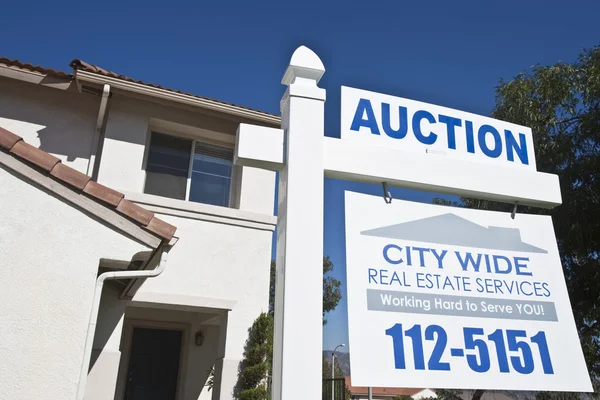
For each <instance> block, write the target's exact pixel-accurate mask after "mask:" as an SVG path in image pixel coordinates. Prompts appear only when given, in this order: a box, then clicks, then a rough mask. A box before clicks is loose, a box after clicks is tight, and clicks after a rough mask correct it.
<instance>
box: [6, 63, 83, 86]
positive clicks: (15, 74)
mask: <svg viewBox="0 0 600 400" xmlns="http://www.w3.org/2000/svg"><path fill="white" fill-rule="evenodd" d="M0 76H3V77H5V78H8V79H15V80H19V81H23V82H28V83H33V84H36V85H42V86H46V87H50V88H53V89H60V90H72V91H75V90H76V89H75V87H74V84H73V82H72V81H71V80H69V79H66V78H58V77H55V76H48V75H44V74H42V73H39V72H32V71H25V70H22V69H18V68H12V67H8V66H4V65H0Z"/></svg>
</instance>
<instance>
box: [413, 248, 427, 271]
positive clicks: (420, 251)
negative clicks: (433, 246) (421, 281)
mask: <svg viewBox="0 0 600 400" xmlns="http://www.w3.org/2000/svg"><path fill="white" fill-rule="evenodd" d="M413 250H416V251H418V252H419V257H420V259H421V267H424V266H425V260H424V259H423V253H424V252H426V251H429V249H427V248H424V247H414V246H413Z"/></svg>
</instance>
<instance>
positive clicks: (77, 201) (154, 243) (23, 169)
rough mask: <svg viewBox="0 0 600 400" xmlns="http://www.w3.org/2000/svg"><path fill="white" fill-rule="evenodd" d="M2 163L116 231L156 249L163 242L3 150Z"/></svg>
mask: <svg viewBox="0 0 600 400" xmlns="http://www.w3.org/2000/svg"><path fill="white" fill-rule="evenodd" d="M0 165H1V166H4V167H6V168H7V169H8V170H11V171H13V172H14V173H16V174H18V175H20V176H22V177H23V178H24V179H25V180H28V181H30V182H33V183H34V184H36V185H39V186H40V187H42V188H43V189H45V190H48V191H49V192H51V193H52V194H54V195H55V196H57V197H59V198H60V199H62V200H64V201H66V202H67V203H69V204H70V205H72V206H75V207H76V208H79V209H80V210H83V211H84V212H87V213H88V214H90V215H92V216H94V217H95V218H97V219H100V220H102V221H104V222H105V223H107V224H108V225H109V226H110V227H111V228H112V229H115V230H116V231H119V232H121V233H122V234H125V235H126V236H128V237H130V238H133V239H135V240H138V241H139V242H141V243H143V244H145V245H146V246H148V247H151V248H154V249H155V248H157V247H158V246H159V245H160V244H161V239H159V238H158V237H156V236H154V235H153V234H151V233H150V232H148V231H146V230H144V229H142V228H140V227H139V226H138V225H136V224H135V223H133V222H131V221H130V220H129V219H127V218H125V217H123V216H121V215H120V214H118V213H117V212H116V211H114V210H112V209H109V208H108V207H105V206H104V205H102V204H100V203H98V202H97V201H95V200H92V199H91V198H89V197H87V196H86V195H84V194H81V193H77V192H75V191H74V190H72V189H70V188H68V187H67V186H65V185H63V184H61V183H59V182H57V181H55V180H54V179H52V178H50V177H49V176H46V175H44V174H42V173H41V172H39V171H37V170H36V169H34V168H32V167H30V166H29V165H26V164H25V163H24V162H22V161H20V160H18V159H16V158H14V157H12V156H10V155H8V154H7V153H5V152H3V151H0Z"/></svg>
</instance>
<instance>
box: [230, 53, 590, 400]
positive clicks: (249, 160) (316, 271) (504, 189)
mask: <svg viewBox="0 0 600 400" xmlns="http://www.w3.org/2000/svg"><path fill="white" fill-rule="evenodd" d="M324 72H325V68H324V67H323V64H322V62H321V60H320V59H319V57H318V56H317V55H316V54H315V53H313V52H312V51H311V50H309V49H308V48H306V47H304V46H301V47H299V48H298V49H297V50H296V51H295V52H294V54H293V56H292V59H291V62H290V65H289V67H288V69H287V71H286V73H285V76H284V78H283V83H284V84H285V85H287V86H288V88H287V91H286V93H285V95H284V96H283V99H282V102H281V112H282V129H273V128H264V127H258V126H253V125H247V124H240V127H239V129H238V134H237V144H236V150H235V160H234V161H235V163H236V165H242V166H249V167H256V168H265V169H270V170H274V171H280V182H279V192H278V193H279V205H278V230H277V235H278V237H277V282H276V301H275V307H276V312H275V342H274V360H273V384H272V399H273V400H282V399H283V400H296V399H298V400H300V399H302V400H304V399H307V398H310V399H320V398H321V389H322V374H321V369H322V364H321V357H322V337H321V336H322V273H323V271H322V256H323V176H326V177H331V178H337V179H347V180H354V181H360V182H366V183H378V184H380V183H383V182H387V183H388V184H390V185H393V186H398V187H406V188H413V189H420V190H425V191H431V192H436V193H451V194H455V195H462V196H471V197H475V198H482V199H490V200H495V201H502V202H508V203H514V204H522V205H529V206H536V207H544V208H552V207H555V206H557V205H559V204H560V203H561V195H560V187H559V184H558V177H557V176H556V175H551V174H545V173H540V172H537V171H536V170H535V157H534V153H533V145H532V140H531V131H530V130H528V129H527V128H525V127H520V126H517V125H513V124H508V123H506V122H502V121H497V120H492V119H489V118H485V117H480V116H474V115H472V114H468V113H462V112H460V111H456V110H451V109H446V108H443V107H438V106H433V105H428V104H425V103H419V102H413V101H410V100H406V99H400V98H394V97H391V96H385V95H380V94H377V93H372V92H366V91H359V90H357V89H350V88H344V89H343V91H342V126H341V132H342V139H334V138H328V137H324V113H323V110H324V101H325V90H323V89H321V88H319V87H318V86H317V84H318V82H319V80H320V78H321V76H322V75H323V73H324ZM379 200H380V202H381V207H383V208H385V207H387V205H385V204H384V202H383V200H382V199H379ZM355 212H356V213H365V215H370V214H369V210H366V209H365V210H360V211H355ZM504 216H505V217H506V215H504ZM518 218H519V219H520V216H519V217H518ZM498 226H503V225H498ZM542 226H543V225H542ZM547 228H548V224H547V222H546V228H545V229H543V230H542V231H544V232H545V230H546V229H547ZM544 234H547V232H546V233H544ZM546 239H548V238H546ZM546 239H545V240H544V241H543V244H544V246H546V247H547V248H548V249H551V246H549V245H548V243H549V242H548V240H546ZM358 245H362V244H361V243H358V244H357V246H358ZM348 246H351V244H347V247H348ZM553 249H555V248H553ZM355 250H356V251H359V252H360V247H357V248H356V249H355ZM368 251H369V250H368V249H365V252H368ZM352 254H353V255H352V259H350V258H349V259H348V260H347V262H348V265H349V266H350V264H352V265H355V263H356V262H357V261H356V260H353V258H354V256H355V254H354V253H352ZM553 254H554V255H555V256H556V254H555V252H554V253H553ZM361 257H362V256H361ZM553 260H554V261H556V259H553ZM362 267H364V266H362V264H361V268H362ZM514 268H524V267H516V266H515V267H514ZM554 268H556V267H554ZM539 274H541V275H544V274H545V273H538V275H539ZM554 284H556V282H555V283H554ZM563 286H564V282H563ZM562 289H564V288H563V287H561V286H560V285H559V286H558V287H557V290H558V293H559V296H561V294H560V293H562V292H561V291H563V290H562ZM552 290H555V289H552ZM563 292H564V291H563ZM554 293H557V292H554ZM362 295H363V297H364V295H365V294H364V293H363V294H362ZM358 296H361V294H358ZM562 296H563V297H564V293H562ZM349 299H356V297H355V294H354V293H350V296H349ZM353 301H354V300H353ZM352 304H356V303H352ZM565 304H566V303H564V301H562V300H560V301H557V302H556V312H557V315H558V317H559V318H561V321H567V325H568V326H567V325H565V326H566V327H567V328H566V330H565V332H566V333H568V334H569V335H570V336H569V340H571V339H572V329H571V328H572V324H571V325H569V317H568V316H567V315H566V313H567V311H566V309H565ZM363 305H364V304H363ZM530 305H531V306H533V305H534V304H530ZM359 306H360V304H359ZM515 307H516V305H515ZM523 307H525V305H523ZM384 314H385V315H388V314H392V313H390V312H384ZM570 318H571V319H570V321H572V316H571V317H570ZM415 324H416V322H415ZM481 326H482V327H487V325H486V326H483V325H481ZM561 326H562V325H561ZM507 327H508V328H510V329H512V326H508V325H507ZM409 328H410V327H409ZM474 328H477V327H475V326H474ZM351 329H353V328H351ZM386 329H387V328H386ZM402 329H404V328H402ZM425 329H427V327H425ZM431 329H437V328H430V330H431ZM452 329H454V328H452ZM498 329H500V328H498ZM398 330H399V329H398ZM402 334H404V331H402ZM424 334H425V335H426V337H425V340H424V341H423V346H424V352H425V351H429V350H430V346H431V343H432V342H431V341H430V340H429V339H427V337H429V336H431V335H433V336H435V335H436V332H433V333H432V332H429V333H428V332H424ZM437 334H438V335H440V334H439V333H437ZM453 334H454V332H453ZM487 334H493V332H487V331H486V335H487ZM510 334H511V335H513V336H514V337H513V336H511V338H510V339H508V338H507V339H506V340H507V343H509V340H510V346H511V347H510V348H508V347H507V349H508V350H507V351H509V352H510V351H514V348H515V346H517V347H519V346H521V345H520V344H519V343H521V341H519V340H520V337H519V336H518V335H519V334H520V333H519V334H517V333H510ZM527 334H534V335H535V333H532V332H529V331H528V332H527ZM351 335H353V333H352V331H351ZM395 335H396V336H398V335H399V334H398V333H395ZM473 335H475V332H473ZM515 335H516V336H515ZM527 337H528V338H529V339H528V340H530V341H531V340H534V341H537V342H536V343H538V345H537V346H538V347H539V348H540V349H542V347H543V346H544V342H543V340H542V337H541V336H537V337H536V339H534V337H530V336H527ZM384 339H385V338H384ZM384 339H381V338H379V339H378V340H380V343H378V345H382V344H383V343H384V342H385V340H384ZM388 339H389V338H388ZM448 340H450V339H448ZM452 340H457V339H452ZM473 340H476V339H475V338H473ZM498 340H499V338H498ZM546 340H547V341H548V340H550V342H547V344H548V345H554V343H555V340H556V337H555V336H552V335H550V336H546ZM388 341H389V340H388ZM396 341H397V342H398V339H396ZM513 341H516V343H517V344H516V345H515V344H514V343H513ZM436 343H439V342H436ZM475 343H479V342H475ZM350 345H351V349H350V352H351V356H352V357H353V358H354V354H355V353H356V352H358V353H361V352H363V351H364V349H362V350H361V348H359V347H362V346H363V344H362V343H360V342H357V341H355V344H354V346H355V347H352V346H353V344H352V343H351V344H350ZM456 346H458V345H456ZM465 346H466V345H465ZM465 346H463V347H465ZM507 346H508V344H507ZM408 347H409V346H408V345H407V349H408ZM530 347H531V346H530ZM452 349H453V350H456V349H458V347H456V348H455V347H452ZM407 351H408V350H407ZM523 351H526V350H523ZM542 352H543V350H540V354H542ZM455 353H457V351H455ZM575 353H577V352H575ZM406 354H408V353H406ZM424 354H425V353H424ZM427 354H430V353H427ZM436 354H437V353H436ZM544 354H546V353H544ZM382 357H383V356H382ZM456 357H458V356H456ZM507 357H509V361H508V362H509V363H510V364H509V367H508V368H509V369H510V368H511V367H510V365H512V368H515V367H514V365H515V364H513V361H512V360H513V358H510V357H515V356H514V354H513V353H510V354H509V355H507ZM523 357H525V358H524V359H523V360H524V361H523V362H524V363H525V364H524V366H523V367H518V368H520V369H521V370H524V371H527V369H528V368H530V365H531V363H530V362H529V358H528V357H527V354H524V355H523ZM532 357H533V356H532ZM552 357H558V356H554V355H552ZM467 359H472V357H469V358H467V357H466V356H465V360H467ZM553 360H555V358H553ZM556 360H557V361H556V362H558V361H559V359H556ZM371 361H374V362H378V361H377V360H376V359H374V360H371ZM379 361H382V362H389V356H388V358H387V359H385V360H383V359H382V360H379ZM434 361H435V360H434ZM484 361H485V360H484ZM484 361H481V360H480V361H479V362H483V363H484V365H485V362H484ZM573 361H575V362H577V361H580V359H579V358H577V356H575V358H573ZM351 362H353V361H352V360H351ZM439 362H443V361H442V360H441V359H440V360H439ZM515 363H516V361H515ZM354 365H355V364H354ZM354 365H353V367H352V368H355V366H354ZM386 365H387V364H386ZM453 365H454V364H453ZM457 365H458V364H457ZM467 365H469V364H468V362H467ZM544 365H545V368H546V371H548V368H549V367H548V365H547V363H546V364H544ZM578 365H579V364H578ZM366 367H367V368H370V367H375V366H373V365H368V366H366ZM456 368H459V367H456ZM490 368H491V366H490ZM502 368H503V369H504V364H502ZM535 368H538V369H536V370H535V371H536V372H535V374H534V375H531V376H535V377H536V378H535V381H532V383H531V384H530V385H526V384H525V383H523V382H524V381H523V380H522V379H521V378H516V379H517V380H519V379H521V380H519V382H520V383H519V384H516V383H514V382H513V383H512V384H510V385H508V384H507V386H506V387H509V386H510V387H517V386H520V387H526V386H527V388H529V389H531V388H536V387H551V386H546V384H545V383H544V382H546V380H545V379H546V377H545V376H544V377H542V378H540V379H538V378H537V377H538V375H537V374H539V372H537V371H539V366H537V364H536V367H535ZM553 368H556V370H557V371H559V369H558V368H559V367H557V366H555V364H553ZM561 368H562V367H561ZM462 370H463V371H466V372H468V370H467V369H464V368H463V369H462ZM578 371H580V372H581V373H582V374H584V371H583V370H582V369H581V368H579V369H578ZM444 372H447V371H444ZM432 373H433V375H431V376H434V377H437V375H436V374H440V372H439V371H432ZM478 373H479V374H481V375H478V376H479V377H481V376H483V374H484V373H486V372H483V371H479V372H478ZM501 373H502V374H505V372H501ZM532 373H533V372H532ZM585 374H587V372H585ZM546 375H547V374H546ZM421 376H423V375H421ZM471 376H472V375H471ZM354 379H355V377H354V376H353V381H354ZM358 379H359V380H360V384H363V385H365V386H376V385H378V383H384V381H383V380H381V379H380V380H378V381H377V380H375V379H372V376H369V375H364V374H363V375H361V372H358ZM436 379H437V378H436ZM578 379H579V380H578V381H577V383H575V384H573V385H571V387H572V388H575V387H578V388H588V386H586V379H588V378H587V375H586V378H585V379H583V378H578ZM395 382H396V386H404V385H413V386H414V385H415V384H416V383H415V381H411V382H402V381H395ZM419 382H422V383H423V384H422V386H423V387H431V386H433V385H431V384H428V383H427V382H429V381H427V379H425V378H423V380H421V381H419ZM431 382H439V381H437V380H436V381H431ZM444 382H448V383H449V385H448V386H446V387H455V386H453V385H450V383H451V382H449V381H447V380H446V381H444ZM480 382H481V385H476V386H477V388H479V389H485V388H491V387H498V388H501V385H500V384H496V383H491V380H489V379H488V380H482V381H480ZM515 382H516V381H515ZM587 382H588V383H589V379H588V380H587ZM385 383H392V381H391V380H385ZM559 386H560V387H563V388H564V387H566V385H565V386H562V385H558V384H557V386H555V387H559ZM502 387H504V386H503V385H502ZM561 390H563V389H561ZM564 390H566V389H564Z"/></svg>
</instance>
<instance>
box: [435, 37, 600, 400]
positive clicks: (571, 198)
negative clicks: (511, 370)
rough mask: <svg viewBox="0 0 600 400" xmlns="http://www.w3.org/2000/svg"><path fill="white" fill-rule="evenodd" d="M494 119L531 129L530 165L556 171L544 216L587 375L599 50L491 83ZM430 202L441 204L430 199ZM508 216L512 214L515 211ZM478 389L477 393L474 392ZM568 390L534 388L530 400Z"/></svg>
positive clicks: (597, 329) (599, 271)
mask: <svg viewBox="0 0 600 400" xmlns="http://www.w3.org/2000/svg"><path fill="white" fill-rule="evenodd" d="M492 116H493V117H494V118H498V119H501V120H505V121H509V122H513V123H517V124H521V125H525V126H528V127H531V129H532V131H533V141H534V145H535V154H536V164H537V169H538V170H539V171H542V172H548V173H553V174H557V175H558V176H559V179H560V187H561V193H562V200H563V203H562V205H561V206H559V207H556V208H554V209H552V210H540V209H535V208H527V207H522V208H520V209H519V212H524V213H532V214H549V215H551V216H552V220H553V222H554V229H555V233H556V238H557V242H558V247H559V251H560V255H561V260H562V264H563V268H564V272H565V277H566V281H567V287H568V290H569V297H570V300H571V305H572V307H573V312H574V315H575V321H576V324H577V329H578V332H579V336H580V340H581V345H582V347H583V351H584V355H585V359H586V362H587V365H588V370H589V372H590V374H591V375H592V379H593V381H594V380H597V378H598V376H599V373H600V342H599V338H600V218H598V215H600V47H599V46H596V47H594V48H592V49H588V50H584V51H582V53H581V54H580V56H579V57H578V59H577V61H576V62H573V63H564V62H559V63H557V64H554V65H550V66H540V65H536V66H534V67H532V68H531V70H529V71H525V72H522V73H520V74H518V75H517V76H516V77H515V78H514V79H512V80H510V81H508V82H504V81H501V82H500V84H499V85H498V87H497V88H496V107H495V109H494V111H493V113H492ZM435 202H436V203H448V202H447V201H446V200H443V199H436V201H435ZM460 205H461V206H464V207H469V208H479V209H489V210H499V211H507V212H508V211H510V210H511V209H512V205H510V204H501V203H495V202H489V201H482V200H473V199H466V198H463V199H462V202H461V204H460ZM516 218H519V217H518V215H517V217H516ZM478 392H479V391H478ZM576 397H578V395H576V394H569V395H566V397H565V395H564V394H560V393H547V392H540V393H539V394H538V395H537V396H536V398H537V399H538V400H548V399H551V398H552V399H567V398H568V399H573V398H576Z"/></svg>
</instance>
